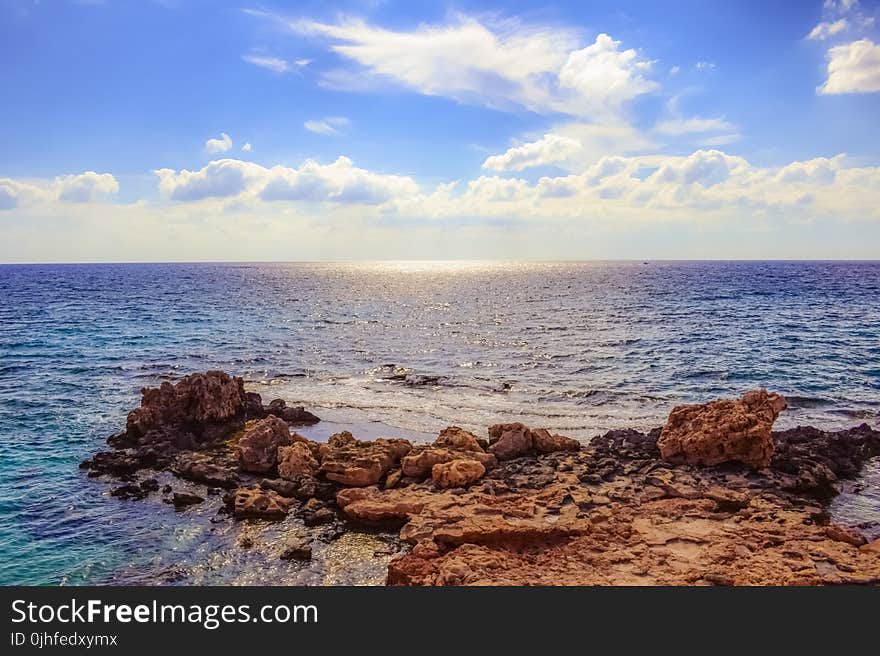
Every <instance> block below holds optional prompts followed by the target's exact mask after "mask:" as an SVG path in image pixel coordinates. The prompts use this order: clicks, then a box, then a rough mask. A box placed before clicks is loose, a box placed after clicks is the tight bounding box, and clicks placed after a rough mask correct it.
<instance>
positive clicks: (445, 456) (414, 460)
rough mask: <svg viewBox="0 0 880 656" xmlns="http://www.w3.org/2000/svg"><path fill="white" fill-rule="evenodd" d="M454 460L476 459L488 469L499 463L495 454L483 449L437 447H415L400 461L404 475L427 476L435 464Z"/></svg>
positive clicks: (412, 476)
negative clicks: (468, 449)
mask: <svg viewBox="0 0 880 656" xmlns="http://www.w3.org/2000/svg"><path fill="white" fill-rule="evenodd" d="M453 460H476V461H477V462H479V463H480V464H482V465H483V467H485V468H486V469H491V468H492V467H494V466H496V465H497V464H498V461H497V459H496V458H495V455H494V454H491V453H485V452H483V451H453V450H451V449H439V448H436V447H433V446H431V447H427V448H421V449H419V450H415V449H413V451H412V452H411V453H410V455H408V456H406V457H404V458H403V459H402V460H401V461H400V465H401V470H402V471H403V475H404V476H408V477H410V478H427V477H428V476H430V475H431V471H432V470H433V468H434V465H437V464H440V463H444V462H451V461H453Z"/></svg>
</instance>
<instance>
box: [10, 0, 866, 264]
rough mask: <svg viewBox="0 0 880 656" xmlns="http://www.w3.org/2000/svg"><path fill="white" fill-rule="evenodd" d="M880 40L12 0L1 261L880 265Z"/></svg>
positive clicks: (578, 19) (573, 14)
mask: <svg viewBox="0 0 880 656" xmlns="http://www.w3.org/2000/svg"><path fill="white" fill-rule="evenodd" d="M331 4H332V6H330V5H331ZM878 42H880V8H878V4H877V3H876V2H868V1H867V0H862V1H861V2H856V1H855V0H825V1H824V2H823V0H816V1H815V2H811V1H808V0H804V1H798V2H746V1H738V2H732V1H728V2H707V1H705V0H703V1H679V2H666V3H661V2H635V1H633V2H613V3H612V2H608V3H603V2H590V3H585V2H570V3H564V2H559V3H529V2H516V3H504V4H500V3H494V4H493V3H484V2H479V3H477V2H457V3H451V4H443V3H434V2H431V3H414V2H400V3H395V2H383V1H381V0H376V1H372V2H370V1H361V2H340V3H326V2H296V3H280V2H275V3H272V2H262V3H253V4H251V3H248V2H244V3H241V2H237V3H234V4H227V3H224V2H209V1H207V0H205V1H202V0H162V1H158V0H156V1H144V2H123V1H122V0H105V1H103V2H99V1H97V0H90V1H84V0H83V1H79V2H76V1H73V0H71V1H66V0H53V1H48V0H43V1H42V2H34V1H31V0H0V69H2V79H3V93H2V95H3V102H2V103H0V234H4V233H5V237H6V239H4V240H3V241H4V245H2V246H0V260H3V261H47V260H52V261H55V260H58V261H80V260H88V261H91V260H132V259H134V260H141V259H146V260H164V259H188V260H216V259H321V258H357V259H361V258H372V257H377V258H389V257H390V258H406V257H410V256H412V257H428V258H433V257H438V258H448V257H476V256H485V257H517V258H524V259H535V258H539V259H553V258H557V257H558V258H566V259H568V258H579V257H583V258H602V257H636V258H643V257H671V258H677V257H856V258H865V257H871V258H873V257H878V256H880V248H878V244H880V229H878V224H880V210H878V205H880V197H878V194H880V192H878V188H880V120H878V116H880V45H878ZM463 243H466V246H465V247H463V246H462V244H463Z"/></svg>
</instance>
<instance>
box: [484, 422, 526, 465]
mask: <svg viewBox="0 0 880 656" xmlns="http://www.w3.org/2000/svg"><path fill="white" fill-rule="evenodd" d="M489 437H490V444H489V451H491V452H492V453H494V454H495V456H496V457H497V458H498V459H499V460H510V459H511V458H516V457H518V456H521V455H524V454H525V453H526V452H527V451H528V450H529V449H531V448H532V431H531V430H529V428H528V426H525V425H523V424H521V423H519V422H516V423H513V424H495V425H494V426H490V427H489Z"/></svg>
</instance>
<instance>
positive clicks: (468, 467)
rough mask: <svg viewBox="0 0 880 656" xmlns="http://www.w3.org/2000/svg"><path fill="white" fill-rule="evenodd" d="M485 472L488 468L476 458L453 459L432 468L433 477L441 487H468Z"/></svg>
mask: <svg viewBox="0 0 880 656" xmlns="http://www.w3.org/2000/svg"><path fill="white" fill-rule="evenodd" d="M485 473H486V468H485V467H484V466H483V465H482V464H481V463H479V462H477V461H476V460H452V461H450V462H443V463H438V464H436V465H434V466H433V467H432V468H431V478H432V479H433V480H434V482H435V483H436V484H437V485H438V486H439V487H441V488H448V487H467V486H468V485H470V484H471V483H475V482H476V481H478V480H480V479H481V478H482V477H483V474H485Z"/></svg>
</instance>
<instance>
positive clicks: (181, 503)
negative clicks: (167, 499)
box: [171, 492, 204, 508]
mask: <svg viewBox="0 0 880 656" xmlns="http://www.w3.org/2000/svg"><path fill="white" fill-rule="evenodd" d="M203 501H204V498H202V497H200V496H199V495H198V494H191V493H190V492H175V493H174V495H173V496H172V497H171V503H173V504H174V507H175V508H185V507H186V506H194V505H196V504H199V503H202V502H203Z"/></svg>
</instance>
